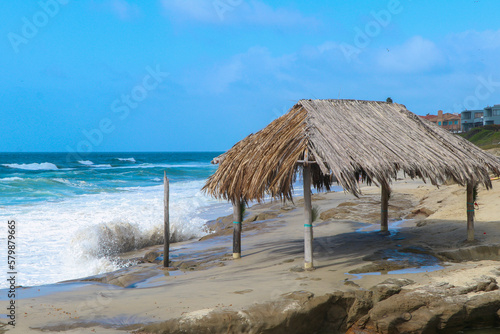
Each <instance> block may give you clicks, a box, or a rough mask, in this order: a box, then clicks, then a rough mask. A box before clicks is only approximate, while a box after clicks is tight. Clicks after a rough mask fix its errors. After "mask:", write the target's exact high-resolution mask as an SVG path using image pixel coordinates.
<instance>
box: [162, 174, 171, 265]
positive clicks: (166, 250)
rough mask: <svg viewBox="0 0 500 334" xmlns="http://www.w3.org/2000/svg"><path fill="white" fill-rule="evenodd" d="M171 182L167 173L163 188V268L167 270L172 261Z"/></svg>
mask: <svg viewBox="0 0 500 334" xmlns="http://www.w3.org/2000/svg"><path fill="white" fill-rule="evenodd" d="M168 183H169V181H168V178H167V172H166V171H165V172H164V174H163V187H164V194H163V196H164V198H163V206H164V211H163V228H164V230H163V238H164V239H165V240H164V242H163V267H165V268H167V267H168V266H169V262H170V261H169V260H170V218H169V212H168V196H169V184H168Z"/></svg>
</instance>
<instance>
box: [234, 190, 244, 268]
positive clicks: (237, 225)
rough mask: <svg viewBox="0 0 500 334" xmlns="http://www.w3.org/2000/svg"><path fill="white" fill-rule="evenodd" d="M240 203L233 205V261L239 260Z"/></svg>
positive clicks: (238, 201)
mask: <svg viewBox="0 0 500 334" xmlns="http://www.w3.org/2000/svg"><path fill="white" fill-rule="evenodd" d="M241 221H242V217H241V201H240V200H239V199H238V200H237V201H236V202H234V203H233V259H239V258H241V224H242V222H241Z"/></svg>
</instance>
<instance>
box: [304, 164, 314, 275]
mask: <svg viewBox="0 0 500 334" xmlns="http://www.w3.org/2000/svg"><path fill="white" fill-rule="evenodd" d="M303 178H304V215H305V219H304V269H306V270H310V269H313V268H314V266H313V228H312V202H311V166H310V165H309V164H307V163H304V168H303Z"/></svg>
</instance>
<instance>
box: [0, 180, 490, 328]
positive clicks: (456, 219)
mask: <svg viewBox="0 0 500 334" xmlns="http://www.w3.org/2000/svg"><path fill="white" fill-rule="evenodd" d="M392 189H393V193H392V196H391V201H390V206H389V211H390V212H389V217H390V220H391V223H390V234H389V235H381V234H380V233H378V231H377V228H378V225H377V220H378V219H379V210H380V206H379V203H380V198H379V197H380V196H379V189H378V188H377V187H375V186H370V187H368V186H365V187H363V195H362V196H361V197H360V198H355V197H354V196H352V195H350V194H346V193H344V192H330V193H319V194H316V195H314V196H313V204H314V205H316V206H317V207H318V208H319V210H320V212H321V214H320V218H319V219H318V220H317V221H316V222H315V228H314V261H315V262H314V267H315V270H313V271H304V270H303V269H302V267H303V229H302V223H303V208H302V205H301V204H302V201H301V199H300V198H299V199H297V200H296V201H295V203H285V204H283V203H280V202H270V203H266V204H260V205H255V206H253V207H251V208H249V209H248V210H247V213H246V216H245V218H246V221H245V223H244V225H243V226H244V229H243V239H242V245H243V246H242V252H243V256H242V258H241V259H240V260H233V259H232V257H231V247H232V234H231V233H232V232H231V228H232V226H231V219H230V217H228V218H226V219H224V218H220V219H219V220H218V221H216V222H212V223H211V225H210V227H211V228H212V229H213V230H215V231H216V232H215V233H214V234H213V235H210V236H208V237H205V238H202V239H201V240H200V241H189V242H184V243H179V244H174V245H173V250H172V261H173V265H174V266H175V267H177V270H172V271H166V270H163V269H162V265H161V263H158V262H159V261H158V259H157V260H156V261H155V258H156V257H157V256H159V255H161V247H160V246H155V247H149V248H147V249H142V250H140V251H136V252H132V253H128V254H125V255H124V256H123V257H124V258H127V259H130V258H137V259H140V261H139V262H142V263H138V264H137V265H135V266H132V267H129V268H125V269H121V270H119V271H117V272H113V273H109V274H103V275H99V276H95V277H91V278H88V279H82V280H76V281H71V282H67V283H59V284H54V285H49V286H40V287H33V288H26V289H22V288H18V292H19V296H21V298H20V299H18V300H17V303H18V305H17V318H16V326H15V328H13V327H11V326H4V327H3V328H4V329H8V332H9V333H38V332H40V331H44V332H49V333H51V332H66V333H130V332H132V331H134V330H140V331H139V332H140V333H170V332H173V333H181V332H186V333H191V332H200V333H201V332H208V331H210V330H211V332H224V333H226V332H248V333H258V332H264V331H265V332H273V333H274V332H297V333H299V332H304V333H306V332H315V331H319V332H321V330H325V328H328V331H326V332H342V331H345V330H346V329H348V328H349V327H351V326H354V327H356V326H358V327H359V319H361V318H363V316H364V317H365V318H366V315H367V314H368V312H369V311H370V312H372V313H373V312H375V311H376V307H375V305H382V304H383V302H382V300H384V302H388V301H390V300H391V299H393V298H396V297H398V296H400V295H402V294H403V293H414V292H415V291H420V293H424V292H425V291H427V292H426V293H431V292H429V291H430V290H432V289H434V290H433V291H434V292H432V293H437V292H436V291H437V290H439V289H442V288H443V287H446V288H447V289H448V290H449V289H451V290H449V291H455V290H457V289H462V290H463V289H466V291H467V292H466V293H464V292H463V291H461V292H460V293H458V292H457V294H458V295H460V298H467V300H469V299H474V298H476V297H477V296H480V295H485V296H486V295H490V296H494V297H495V298H494V299H495V300H497V301H498V302H500V295H499V293H498V291H497V290H496V288H497V287H496V281H495V279H496V277H497V276H498V275H500V264H499V263H498V261H497V260H498V259H499V258H500V244H499V241H500V230H499V229H498V226H499V224H500V215H499V210H498V203H500V181H499V180H496V181H493V189H492V190H489V191H486V190H483V189H480V191H479V198H478V204H479V210H477V212H476V225H475V227H476V229H475V231H476V241H475V242H473V243H467V242H466V241H465V239H466V222H465V210H466V209H465V205H466V203H465V189H463V188H462V187H460V186H458V185H443V186H441V187H440V188H436V187H434V186H432V185H426V184H424V183H423V182H421V181H419V180H411V179H400V180H398V181H397V182H396V183H394V184H393V185H392ZM187 244H189V245H187ZM459 249H462V251H460V250H459ZM151 252H158V253H157V254H155V253H151ZM148 253H149V254H148ZM145 255H146V258H147V259H149V260H150V261H153V262H148V260H146V259H143V258H142V257H143V256H145ZM391 279H392V281H391ZM388 280H389V281H388ZM485 280H486V281H487V282H491V284H490V285H489V287H488V286H486V287H485V286H484V284H483V287H482V289H481V288H478V284H479V285H481V284H482V283H481V282H483V281H485ZM382 282H384V284H382V285H381V283H382ZM478 282H479V283H478ZM483 283H484V282H483ZM388 285H389V288H387V286H388ZM381 286H382V287H383V288H384V289H381V288H380V287H381ZM395 286H396V287H395ZM398 286H399V288H398ZM374 287H375V288H374ZM470 287H472V288H471V289H468V288H470ZM387 289H389V290H387ZM391 289H392V290H391ZM394 289H395V291H393V290H394ZM436 289H437V290H436ZM453 289H455V290H453ZM467 289H468V290H467ZM469 290H470V291H469ZM381 291H385V292H383V293H382V292H381ZM387 291H392V292H389V293H388V292H387ZM457 291H458V290H457ZM366 293H370V296H369V297H370V298H369V299H370V300H371V303H372V304H370V303H368V304H369V305H368V304H366V305H364V306H363V307H361V306H360V305H358V306H357V307H355V308H354V309H353V307H354V306H353V303H354V304H356V303H358V304H359V303H360V300H363V298H364V299H366V296H364V297H363V296H361V295H363V294H366ZM359 294H361V295H359ZM384 294H385V297H383V298H382V297H380V296H382V295H384ZM332 296H334V297H332ZM335 296H336V297H335ZM356 296H358V297H356ZM360 296H361V297H360ZM375 296H378V297H377V298H379V300H380V302H378V303H377V301H378V300H377V298H376V297H375ZM450 296H451V295H450V294H448V298H452V297H450ZM387 297H389V298H387ZM331 298H337V300H338V303H339V305H340V304H342V303H343V304H342V305H344V306H342V307H341V306H337V308H338V310H336V311H335V309H332V310H330V311H329V312H330V313H332V314H338V315H339V316H338V317H337V316H333V317H330V318H331V319H330V320H329V321H330V322H329V324H328V325H327V327H325V324H323V325H321V326H320V323H319V322H318V323H315V322H316V321H318V320H317V319H315V318H314V317H310V318H307V319H309V320H307V321H298V323H299V324H301V325H297V324H295V323H297V319H301V317H303V316H304V315H307V314H309V313H311V312H312V311H311V310H314V309H315V307H319V306H321V305H323V304H322V303H325V301H326V300H329V301H328V303H330V304H332V301H331ZM342 298H344V299H342ZM346 298H347V299H346ZM349 298H350V299H349ZM353 298H354V299H353ZM341 300H343V301H341ZM348 300H351V302H350V303H351V304H350V305H347V304H349V302H348ZM373 301H375V302H373ZM346 303H347V304H346ZM464 303H466V301H464ZM333 304H335V303H333ZM333 304H332V305H333ZM361 304H362V303H361ZM318 305H319V306H318ZM346 305H347V306H346ZM495 305H496V304H495ZM494 307H496V306H494ZM417 309H418V308H417ZM374 310H375V311H374ZM416 311H418V310H415V312H416ZM428 311H429V310H428ZM326 312H327V313H328V311H326ZM387 312H388V311H387ZM429 312H430V311H429ZM432 312H434V311H432ZM344 313H345V314H344ZM375 313H376V312H375ZM375 313H373V314H371V318H373V319H371V320H368V321H367V319H362V320H363V321H365V324H368V326H367V327H366V326H365V327H366V328H370V321H371V322H372V324H375V325H376V326H378V327H377V328H378V331H380V332H384V330H383V328H382V327H383V326H382V327H380V324H381V322H380V319H378V320H377V318H376V317H375V316H374V314H375ZM405 314H406V313H404V312H402V313H401V314H399V316H400V317H403V318H404V317H407V316H408V315H405ZM302 319H304V318H302ZM335 319H337V320H335ZM464 319H465V318H464ZM336 321H337V323H335V322H336ZM377 321H378V323H377ZM414 321H415V317H414V319H413V320H412V321H408V323H412V322H414ZM495 321H497V319H496V318H495ZM6 322H7V319H2V323H6ZM294 324H295V325H294ZM377 324H378V325H377ZM481 324H482V323H478V325H481ZM488 324H490V323H484V325H488ZM316 325H318V326H317V328H315V327H314V326H316ZM290 326H293V327H290ZM304 326H305V327H304ZM311 326H312V327H311ZM328 326H329V327H328ZM388 326H389V327H388V329H387V330H390V328H392V327H390V326H392V325H390V324H389V325H388ZM457 326H458V327H460V326H462V325H460V324H458V325H457ZM308 327H309V329H310V330H311V331H308ZM354 327H353V328H354ZM458 327H457V328H458ZM463 327H465V323H464V325H463V326H462V328H463ZM366 328H365V329H363V330H367V332H369V331H368V329H366ZM431 332H432V331H431Z"/></svg>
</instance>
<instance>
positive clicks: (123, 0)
mask: <svg viewBox="0 0 500 334" xmlns="http://www.w3.org/2000/svg"><path fill="white" fill-rule="evenodd" d="M91 6H92V8H93V9H94V10H98V11H106V12H109V13H111V14H113V15H114V16H116V17H118V18H119V19H120V20H123V21H129V20H132V19H135V18H137V17H139V16H141V14H142V12H141V9H140V8H139V6H138V5H136V4H134V3H130V2H128V1H127V0H106V1H104V2H99V3H98V2H96V1H93V2H92V3H91Z"/></svg>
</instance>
